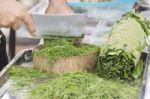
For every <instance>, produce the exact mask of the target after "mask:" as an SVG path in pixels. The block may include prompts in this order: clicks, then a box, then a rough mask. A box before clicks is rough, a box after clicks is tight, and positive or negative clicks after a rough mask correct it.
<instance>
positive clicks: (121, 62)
mask: <svg viewBox="0 0 150 99" xmlns="http://www.w3.org/2000/svg"><path fill="white" fill-rule="evenodd" d="M149 34H150V32H149V29H148V21H147V20H146V19H145V18H143V17H142V16H140V15H139V14H137V13H134V12H128V13H127V14H125V15H124V16H123V17H122V18H121V19H120V20H119V21H117V22H116V24H115V25H114V26H113V28H112V30H111V32H110V35H109V38H108V40H107V42H106V43H105V45H104V46H103V47H102V48H101V51H100V54H99V58H98V64H97V69H96V70H97V71H98V74H99V75H100V76H101V77H106V78H115V79H118V78H119V79H120V78H121V79H124V78H125V79H126V78H137V77H139V76H140V75H141V73H142V71H143V64H142V62H140V63H139V60H140V55H141V52H142V50H143V49H144V48H145V47H146V40H145V39H146V37H147V35H149ZM138 64H141V65H138ZM138 66H140V70H137V68H139V67H138ZM135 71H138V73H135ZM133 73H134V74H133Z"/></svg>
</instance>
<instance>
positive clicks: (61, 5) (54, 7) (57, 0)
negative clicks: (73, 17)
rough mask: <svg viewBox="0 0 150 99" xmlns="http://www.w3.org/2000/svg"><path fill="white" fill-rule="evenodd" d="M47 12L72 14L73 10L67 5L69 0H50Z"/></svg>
mask: <svg viewBox="0 0 150 99" xmlns="http://www.w3.org/2000/svg"><path fill="white" fill-rule="evenodd" d="M46 13H50V14H72V13H74V12H73V10H72V9H71V8H70V7H69V6H68V5H67V0H49V5H48V8H47V10H46Z"/></svg>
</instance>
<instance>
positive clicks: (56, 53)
mask: <svg viewBox="0 0 150 99" xmlns="http://www.w3.org/2000/svg"><path fill="white" fill-rule="evenodd" d="M74 40H75V39H74V38H58V39H51V40H46V42H45V44H44V48H43V49H41V50H38V51H36V52H34V57H37V56H42V57H46V58H47V59H48V60H49V64H50V65H51V66H52V65H53V64H54V63H55V62H56V60H58V59H60V58H68V57H72V56H81V55H86V54H89V53H92V52H96V51H98V50H99V47H97V46H95V45H85V44H84V45H82V44H81V45H75V44H74Z"/></svg>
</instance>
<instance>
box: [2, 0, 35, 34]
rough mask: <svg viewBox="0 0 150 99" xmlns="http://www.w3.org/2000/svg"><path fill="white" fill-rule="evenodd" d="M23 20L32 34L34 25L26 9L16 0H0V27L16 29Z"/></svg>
mask: <svg viewBox="0 0 150 99" xmlns="http://www.w3.org/2000/svg"><path fill="white" fill-rule="evenodd" d="M21 22H23V23H24V24H25V25H26V27H27V29H28V30H29V32H30V33H31V34H32V35H33V33H34V32H35V27H34V24H33V22H32V19H31V17H30V16H29V15H28V13H27V11H26V10H25V9H24V8H23V7H22V6H21V4H20V3H19V2H17V1H16V0H0V27H5V28H13V29H14V30H17V29H18V28H19V26H20V24H21Z"/></svg>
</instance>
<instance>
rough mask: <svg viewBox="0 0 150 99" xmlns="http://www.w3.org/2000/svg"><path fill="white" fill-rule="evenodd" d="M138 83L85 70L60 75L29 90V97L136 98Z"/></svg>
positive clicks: (62, 98) (137, 95) (59, 98)
mask: <svg viewBox="0 0 150 99" xmlns="http://www.w3.org/2000/svg"><path fill="white" fill-rule="evenodd" d="M139 92H140V87H139V84H137V85H132V84H128V83H125V82H121V81H113V80H106V79H102V78H99V77H98V76H96V75H94V74H91V73H87V72H72V73H67V74H63V75H60V76H59V77H58V78H57V79H55V80H52V81H49V82H47V83H45V84H43V85H40V86H39V87H37V88H35V89H34V90H32V91H31V92H30V99H138V98H139Z"/></svg>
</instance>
